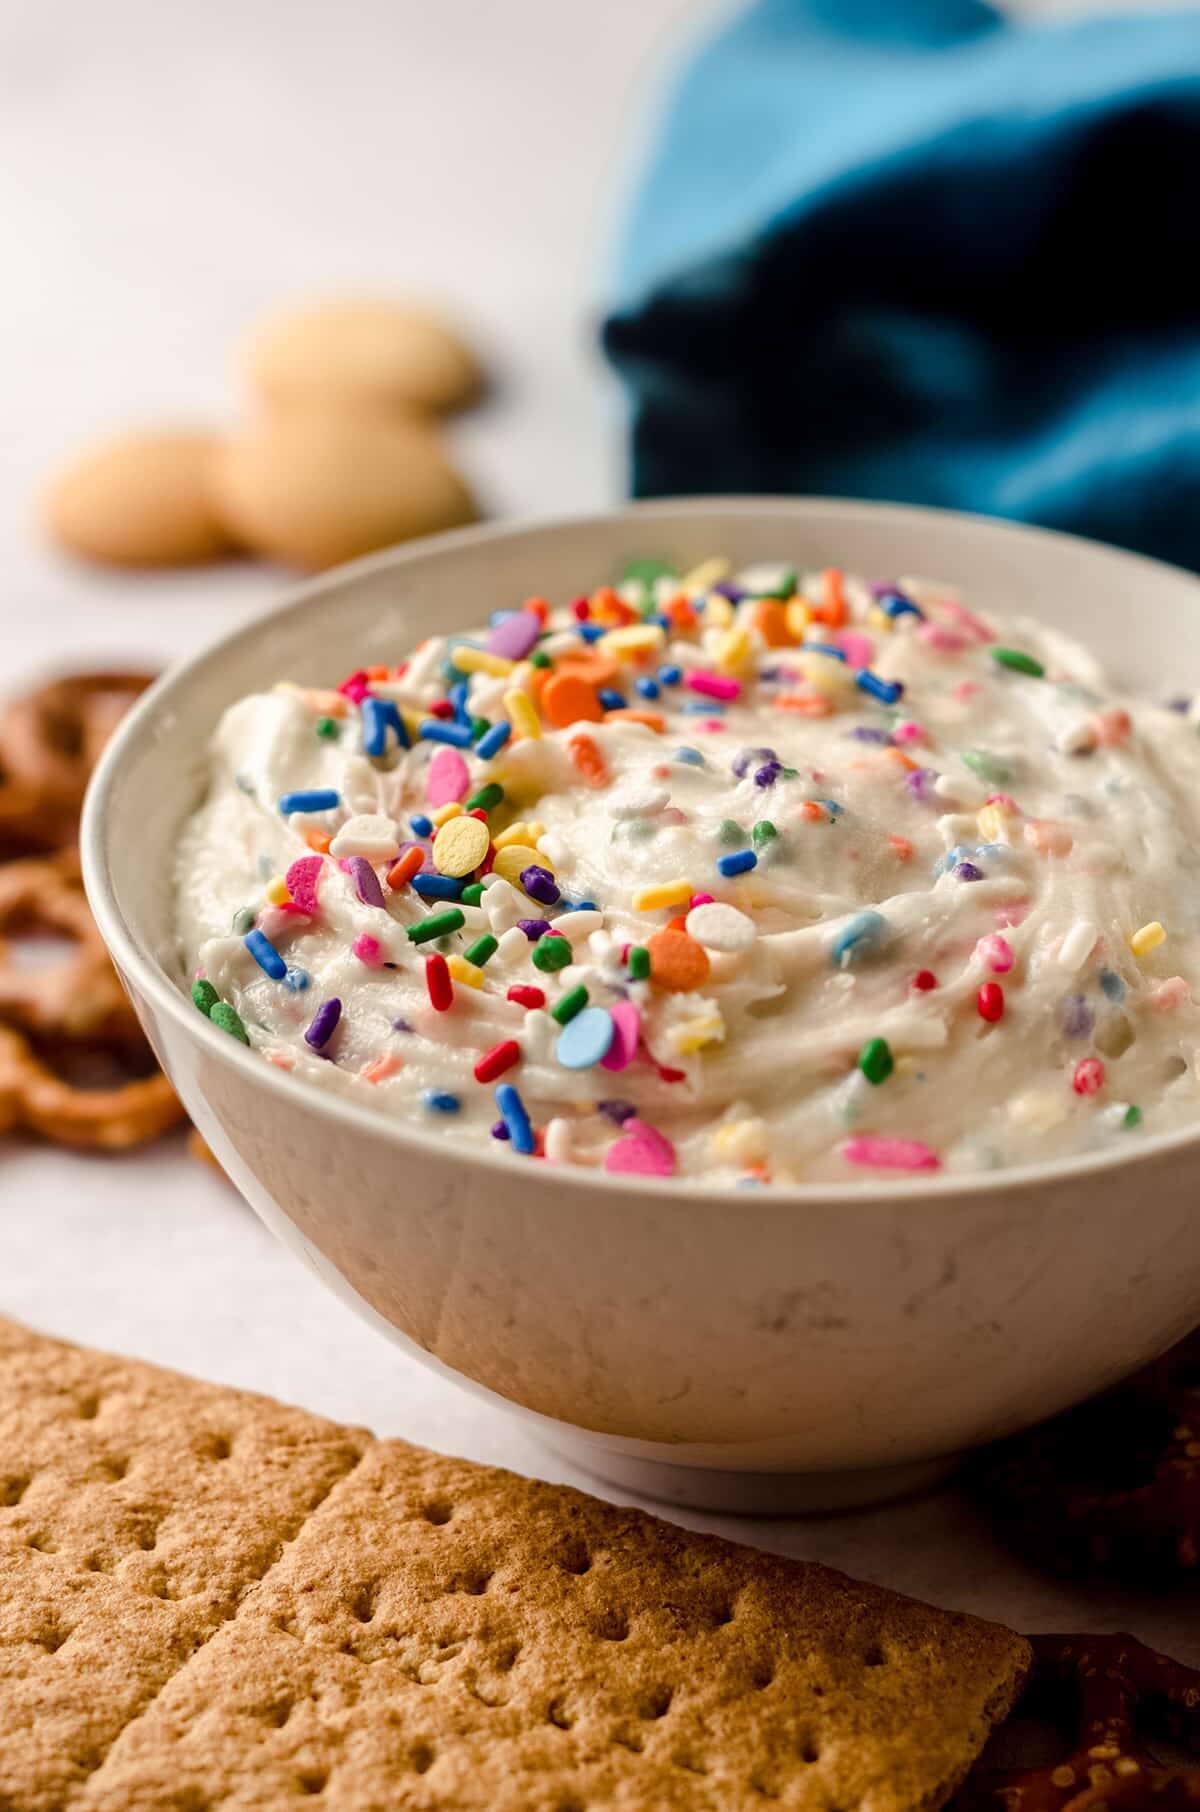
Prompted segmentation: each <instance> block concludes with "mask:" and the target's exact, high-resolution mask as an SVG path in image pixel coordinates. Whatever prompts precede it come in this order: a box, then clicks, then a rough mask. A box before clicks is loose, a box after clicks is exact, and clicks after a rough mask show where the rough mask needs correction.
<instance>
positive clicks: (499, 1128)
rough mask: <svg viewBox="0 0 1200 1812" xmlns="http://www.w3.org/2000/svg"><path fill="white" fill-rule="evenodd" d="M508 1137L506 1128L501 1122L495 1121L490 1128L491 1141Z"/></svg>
mask: <svg viewBox="0 0 1200 1812" xmlns="http://www.w3.org/2000/svg"><path fill="white" fill-rule="evenodd" d="M508 1136H509V1132H508V1128H507V1126H505V1124H504V1122H503V1120H497V1121H496V1122H495V1124H494V1125H493V1127H492V1137H493V1139H507V1138H508Z"/></svg>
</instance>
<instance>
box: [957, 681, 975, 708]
mask: <svg viewBox="0 0 1200 1812" xmlns="http://www.w3.org/2000/svg"><path fill="white" fill-rule="evenodd" d="M978 690H979V687H978V686H977V685H976V684H975V681H974V680H969V679H965V680H960V681H959V683H958V685H957V686H955V688H954V691H953V692H952V693H951V694H950V696H951V698H952V699H953V700H954V702H955V703H956V704H959V705H965V704H966V703H967V702H968V701H969V700H970V699H973V698H974V696H975V694H976V693H977V692H978Z"/></svg>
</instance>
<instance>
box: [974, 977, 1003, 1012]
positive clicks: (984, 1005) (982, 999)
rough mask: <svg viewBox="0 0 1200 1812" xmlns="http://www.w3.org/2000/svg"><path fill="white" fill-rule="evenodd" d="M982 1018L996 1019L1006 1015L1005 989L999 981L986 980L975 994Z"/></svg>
mask: <svg viewBox="0 0 1200 1812" xmlns="http://www.w3.org/2000/svg"><path fill="white" fill-rule="evenodd" d="M975 1005H976V1007H977V1008H978V1010H979V1017H980V1019H987V1020H992V1021H995V1020H997V1019H1003V1017H1004V989H1003V988H1002V987H1001V986H1000V983H999V982H984V984H983V986H982V988H980V990H979V992H978V994H977V995H976V996H975Z"/></svg>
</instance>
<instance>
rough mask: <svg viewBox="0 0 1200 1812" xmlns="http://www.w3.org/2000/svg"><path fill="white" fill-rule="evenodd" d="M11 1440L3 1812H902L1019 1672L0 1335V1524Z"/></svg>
mask: <svg viewBox="0 0 1200 1812" xmlns="http://www.w3.org/2000/svg"><path fill="white" fill-rule="evenodd" d="M14 1391H15V1394H16V1395H17V1396H18V1397H19V1398H20V1406H19V1407H18V1408H17V1409H15V1410H13V1409H12V1408H10V1404H11V1403H12V1401H13V1398H14ZM81 1407H82V1409H83V1410H85V1411H86V1412H87V1413H81ZM14 1418H15V1420H14ZM139 1431H140V1434H139ZM135 1437H137V1438H135ZM14 1439H15V1440H16V1441H17V1442H18V1443H24V1444H25V1445H24V1447H23V1448H22V1449H21V1450H22V1451H27V1452H28V1455H29V1461H28V1464H27V1465H26V1471H27V1472H28V1475H29V1476H28V1478H27V1480H26V1482H25V1484H24V1486H23V1487H22V1488H21V1489H20V1490H19V1493H18V1495H19V1501H18V1502H16V1503H10V1506H9V1508H8V1509H7V1510H0V1809H3V1812H49V1809H50V1808H52V1807H56V1806H59V1805H63V1804H69V1805H71V1806H72V1807H75V1806H79V1807H84V1808H88V1809H89V1812H149V1809H150V1808H154V1809H155V1812H159V1809H163V1812H166V1809H170V1812H208V1809H209V1808H214V1809H215V1808H216V1807H217V1806H220V1807H222V1808H224V1809H226V1812H250V1808H254V1809H255V1812H258V1809H266V1808H274V1807H284V1806H289V1805H293V1804H295V1805H299V1804H302V1803H307V1804H309V1805H312V1804H313V1803H314V1801H316V1802H317V1803H319V1804H320V1805H321V1806H323V1807H324V1808H325V1809H326V1812H369V1809H371V1808H379V1812H384V1808H386V1809H387V1812H397V1809H399V1812H410V1809H411V1812H433V1809H434V1808H437V1809H438V1812H449V1809H452V1808H461V1809H462V1812H473V1809H475V1808H479V1809H480V1812H483V1808H487V1809H488V1812H493V1809H494V1812H518V1808H519V1809H520V1812H584V1809H585V1808H586V1809H587V1812H598V1809H599V1808H600V1807H601V1806H604V1807H610V1808H616V1809H618V1812H634V1809H635V1808H663V1809H664V1812H670V1809H671V1808H676V1807H678V1808H687V1809H688V1812H707V1809H710V1808H711V1812H718V1809H719V1812H737V1809H738V1808H741V1807H743V1806H744V1807H755V1808H761V1807H763V1806H766V1805H770V1804H772V1803H775V1804H779V1805H782V1806H788V1807H805V1808H808V1807H811V1808H813V1812H818V1809H819V1812H831V1808H832V1809H834V1812H852V1809H855V1808H858V1807H859V1806H863V1807H865V1808H867V1809H868V1812H907V1809H909V1808H912V1809H914V1812H915V1809H918V1808H919V1809H924V1808H933V1807H936V1806H938V1805H940V1804H941V1803H942V1802H943V1801H944V1800H945V1799H946V1798H947V1797H948V1795H949V1794H950V1793H951V1792H952V1791H953V1790H954V1788H955V1787H956V1786H957V1784H958V1783H959V1781H960V1780H961V1779H962V1778H963V1776H964V1775H965V1773H966V1772H967V1770H968V1768H969V1767H970V1764H971V1762H972V1761H973V1760H974V1758H975V1756H976V1755H977V1754H978V1753H979V1751H980V1749H981V1748H982V1746H983V1743H984V1741H985V1740H986V1737H987V1734H988V1730H989V1728H990V1727H991V1724H992V1723H993V1722H994V1721H996V1720H998V1719H999V1718H1001V1717H1003V1716H1004V1715H1005V1713H1006V1712H1007V1711H1008V1709H1009V1707H1010V1706H1011V1704H1012V1702H1013V1699H1014V1698H1015V1696H1016V1692H1017V1690H1018V1688H1019V1685H1020V1683H1021V1680H1022V1678H1023V1675H1024V1672H1025V1669H1026V1666H1027V1664H1028V1658H1029V1651H1028V1646H1027V1645H1026V1644H1025V1643H1024V1642H1023V1640H1022V1639H1021V1638H1020V1637H1017V1636H1014V1635H1012V1634H1011V1633H1010V1632H1008V1631H1006V1630H1002V1629H1000V1628H998V1627H997V1626H994V1625H989V1624H984V1623H980V1622H978V1621H976V1620H975V1619H973V1618H969V1617H964V1616H956V1615H951V1614H948V1613H945V1612H942V1611H939V1610H935V1609H934V1608H932V1607H930V1606H926V1605H921V1604H917V1603H915V1602H913V1601H912V1600H908V1599H903V1598H899V1597H897V1596H896V1595H894V1594H892V1593H889V1592H886V1591H883V1590H881V1589H879V1588H877V1587H873V1586H868V1585H863V1584H859V1583H857V1582H855V1581H851V1580H848V1579H846V1578H844V1577H843V1576H842V1575H840V1574H836V1573H831V1572H829V1571H828V1570H826V1569H824V1568H820V1567H816V1566H810V1565H806V1564H803V1563H799V1562H795V1561H790V1560H785V1559H781V1558H778V1557H775V1556H771V1555H767V1554H761V1553H757V1552H755V1551H753V1550H750V1549H745V1548H741V1547H736V1546H733V1545H732V1544H729V1543H726V1542H721V1541H718V1540H715V1539H714V1538H711V1537H703V1536H699V1535H692V1534H689V1533H687V1532H686V1531H683V1530H680V1529H677V1528H675V1527H673V1526H672V1525H670V1524H667V1523H662V1522H660V1521H658V1520H657V1519H655V1518H653V1517H649V1516H646V1515H644V1514H642V1513H641V1512H638V1511H633V1510H620V1509H615V1508H613V1507H611V1506H609V1505H607V1504H603V1503H600V1502H598V1501H597V1500H595V1499H593V1498H590V1497H586V1496H584V1495H583V1494H581V1493H579V1492H575V1491H570V1490H567V1489H565V1488H561V1487H554V1486H549V1485H544V1484H540V1483H537V1482H536V1481H532V1480H526V1479H521V1478H517V1477H515V1476H513V1475H511V1474H508V1473H503V1472H497V1471H493V1470H490V1469H488V1468H484V1467H479V1466H474V1465H471V1464H469V1463H468V1462H465V1461H458V1460H450V1459H443V1458H441V1457H440V1456H438V1455H435V1454H430V1453H426V1452H423V1451H422V1450H420V1449H416V1448H410V1447H407V1446H405V1445H403V1444H401V1443H397V1442H370V1441H368V1442H367V1444H366V1446H365V1451H364V1453H363V1457H362V1459H361V1461H359V1462H358V1464H357V1465H356V1464H355V1460H356V1458H357V1455H358V1453H359V1451H360V1446H361V1441H362V1438H361V1437H359V1436H358V1435H356V1434H355V1433H353V1432H352V1431H348V1430H343V1429H337V1428H333V1427H331V1426H330V1425H329V1424H327V1423H323V1422H321V1421H319V1420H318V1419H317V1418H315V1417H310V1416H307V1415H304V1414H303V1413H302V1412H298V1411H293V1410H288V1409H283V1408H281V1407H279V1406H278V1405H275V1404H272V1403H269V1402H266V1401H264V1400H263V1399H259V1398H253V1397H247V1396H244V1395H242V1394H240V1393H236V1392H233V1391H227V1390H221V1389H218V1388H216V1387H213V1386H208V1385H202V1384H195V1383H192V1382H191V1381H188V1380H184V1379H180V1378H177V1377H175V1376H173V1375H171V1374H167V1373H163V1372H159V1371H156V1370H154V1369H153V1368H151V1367H148V1366H142V1365H136V1364H131V1363H129V1362H126V1361H120V1360H110V1359H106V1358H103V1357H100V1356H96V1355H91V1354H86V1353H82V1352H79V1351H77V1350H76V1349H73V1348H70V1347H64V1346H61V1345H59V1344H58V1343H57V1342H50V1341H43V1340H40V1339H38V1338H37V1337H35V1336H30V1335H26V1334H24V1333H23V1332H21V1333H18V1331H17V1330H13V1329H12V1328H11V1326H6V1325H5V1324H3V1323H0V1501H5V1499H4V1493H5V1491H6V1490H7V1496H8V1498H9V1499H11V1498H12V1497H13V1495H14V1488H13V1487H12V1486H11V1485H10V1486H8V1487H5V1486H4V1484H3V1482H2V1481H3V1480H4V1479H5V1478H6V1477H11V1476H12V1472H11V1469H12V1466H13V1463H14V1462H13V1458H12V1456H13V1454H14V1451H15V1449H14ZM226 1443H228V1445H229V1448H230V1451H229V1453H228V1455H225V1456H223V1457H218V1456H219V1455H220V1451H221V1449H222V1448H223V1446H224V1444H226ZM110 1462H111V1463H110ZM122 1462H123V1463H122ZM22 1464H23V1465H25V1464H26V1463H25V1462H24V1461H22ZM114 1465H115V1470H116V1471H118V1472H119V1473H120V1476H114V1475H113V1474H114ZM231 1467H233V1468H235V1469H236V1470H234V1471H230V1470H229V1469H230V1468H231ZM106 1471H107V1476H106ZM109 1506H111V1514H110V1511H109ZM148 1522H152V1523H153V1528H152V1530H151V1535H152V1537H153V1545H152V1546H150V1547H146V1546H145V1545H144V1536H143V1529H144V1528H145V1527H146V1525H147V1523H148ZM31 1536H32V1537H37V1538H41V1539H39V1545H38V1546H35V1547H30V1546H29V1541H30V1538H31ZM46 1540H48V1541H49V1542H52V1543H54V1544H55V1546H54V1547H53V1549H52V1550H50V1551H48V1550H47V1547H46ZM285 1544H286V1545H285ZM89 1562H91V1563H93V1564H91V1565H89ZM95 1563H99V1570H97V1569H96V1564H95ZM160 1568H161V1571H159V1570H158V1569H160ZM164 1590H165V1591H166V1592H167V1593H168V1594H169V1595H167V1596H163V1595H162V1594H163V1591H164ZM176 1592H178V1593H179V1594H180V1596H174V1595H170V1594H174V1593H176ZM114 1633H116V1635H117V1636H119V1640H115V1639H114ZM14 1643H15V1645H14ZM318 1795H319V1796H320V1797H319V1800H317V1796H318Z"/></svg>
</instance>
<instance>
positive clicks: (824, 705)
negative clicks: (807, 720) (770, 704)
mask: <svg viewBox="0 0 1200 1812" xmlns="http://www.w3.org/2000/svg"><path fill="white" fill-rule="evenodd" d="M775 703H776V704H777V705H778V706H779V708H780V710H781V711H799V712H800V714H801V715H802V716H803V717H828V716H829V714H830V713H831V711H832V710H833V703H832V701H831V700H830V699H828V698H826V697H825V695H824V693H821V692H785V693H783V694H782V696H781V697H779V698H777V699H776V700H775Z"/></svg>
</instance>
